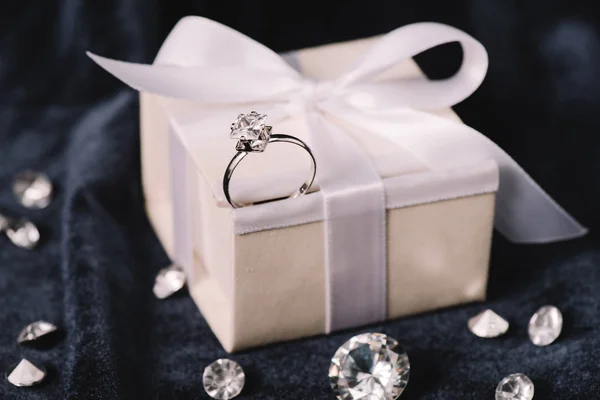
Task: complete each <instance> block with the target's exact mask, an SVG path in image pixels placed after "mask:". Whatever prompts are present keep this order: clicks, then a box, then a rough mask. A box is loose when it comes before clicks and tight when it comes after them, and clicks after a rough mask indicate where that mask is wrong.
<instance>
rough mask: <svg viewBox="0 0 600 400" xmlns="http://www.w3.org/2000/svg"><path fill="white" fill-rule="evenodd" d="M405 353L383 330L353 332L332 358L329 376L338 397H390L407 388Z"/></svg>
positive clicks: (354, 399)
mask: <svg viewBox="0 0 600 400" xmlns="http://www.w3.org/2000/svg"><path fill="white" fill-rule="evenodd" d="M409 374H410V363H409V361H408V355H407V354H406V352H404V350H403V349H402V348H401V347H400V346H399V345H398V342H397V341H396V340H394V339H392V338H390V337H389V336H387V335H384V334H382V333H364V334H362V335H358V336H354V337H353V338H351V339H350V340H348V341H347V342H346V343H344V344H343V345H342V347H340V348H339V349H338V350H337V351H336V352H335V355H334V356H333V358H332V359H331V366H330V367H329V379H330V382H331V387H332V388H333V390H334V391H335V392H336V394H337V398H338V399H339V400H359V399H360V400H393V399H396V398H398V396H400V395H401V394H402V392H403V391H404V388H406V385H407V383H408V377H409Z"/></svg>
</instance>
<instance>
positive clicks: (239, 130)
mask: <svg viewBox="0 0 600 400" xmlns="http://www.w3.org/2000/svg"><path fill="white" fill-rule="evenodd" d="M266 119H267V116H266V115H265V114H259V113H257V112H256V111H252V112H251V113H249V114H240V115H238V119H237V120H236V121H235V122H234V123H233V124H232V125H231V134H230V135H229V137H230V138H232V139H241V140H256V139H258V138H259V137H260V134H261V132H262V131H263V128H264V127H265V121H266Z"/></svg>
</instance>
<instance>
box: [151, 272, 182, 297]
mask: <svg viewBox="0 0 600 400" xmlns="http://www.w3.org/2000/svg"><path fill="white" fill-rule="evenodd" d="M185 280H186V279H185V272H184V271H183V268H181V267H180V266H179V265H176V264H173V265H170V266H168V267H167V268H163V269H161V270H160V271H159V272H158V275H156V279H155V281H154V289H153V292H154V295H155V296H156V297H157V298H159V299H166V298H167V297H169V296H171V295H173V294H175V293H176V292H178V291H180V290H181V289H182V288H183V287H184V286H185Z"/></svg>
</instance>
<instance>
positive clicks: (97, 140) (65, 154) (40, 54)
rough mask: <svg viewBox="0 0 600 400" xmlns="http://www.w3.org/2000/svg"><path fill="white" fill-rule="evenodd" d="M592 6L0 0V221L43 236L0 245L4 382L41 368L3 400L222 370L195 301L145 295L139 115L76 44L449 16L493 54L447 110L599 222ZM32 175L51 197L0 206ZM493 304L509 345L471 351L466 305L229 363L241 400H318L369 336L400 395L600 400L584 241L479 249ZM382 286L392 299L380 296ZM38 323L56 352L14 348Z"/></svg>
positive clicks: (598, 289)
mask: <svg viewBox="0 0 600 400" xmlns="http://www.w3.org/2000/svg"><path fill="white" fill-rule="evenodd" d="M594 3H595V2H593V1H579V2H571V1H567V0H553V1H547V0H544V1H542V0H523V1H517V0H490V1H458V2H448V1H443V0H421V1H404V2H399V1H384V0H371V1H369V2H364V1H357V0H346V1H343V2H342V1H339V2H328V3H327V4H325V3H324V2H298V3H295V2H281V1H255V2H250V1H248V2H236V3H234V4H231V5H224V4H223V3H222V2H217V1H212V2H211V1H195V2H185V1H179V2H162V3H159V2H155V1H141V0H132V1H128V2H120V1H116V0H104V1H101V2H77V1H71V0H45V1H40V2H37V4H35V6H34V5H31V4H28V5H27V6H25V5H24V3H23V2H8V1H6V2H3V4H2V8H1V10H2V11H1V12H0V212H2V213H6V214H8V215H13V216H16V215H23V216H27V217H28V218H30V219H32V220H33V221H35V222H36V223H37V224H39V226H40V228H41V231H42V235H43V241H42V243H41V244H40V246H39V248H38V249H36V250H34V251H25V250H20V249H18V248H15V247H14V246H12V245H11V244H10V242H9V241H8V240H7V239H6V238H5V237H1V238H0V369H2V370H4V369H5V368H6V367H7V365H9V364H11V363H13V362H16V361H18V360H19V359H20V358H21V357H22V356H26V357H28V358H31V359H34V360H38V362H40V363H42V364H43V365H45V366H46V367H47V368H48V370H49V377H48V379H47V381H46V382H45V383H44V384H43V385H41V386H38V387H34V388H30V389H18V388H14V387H12V386H11V385H9V384H8V383H7V382H6V381H2V382H0V398H2V399H17V400H25V399H28V400H29V399H67V400H84V399H90V400H91V399H96V400H116V399H143V400H149V399H160V400H166V399H207V398H208V396H207V395H206V394H205V393H204V391H203V389H202V383H201V375H202V371H203V368H204V367H205V366H206V365H207V364H208V363H210V362H211V361H213V360H214V359H216V358H218V357H221V356H224V355H225V354H224V352H223V351H222V349H221V348H220V346H219V344H218V342H217V340H216V339H215V337H214V336H213V335H212V333H211V332H210V329H209V328H208V326H207V325H206V323H205V321H204V320H203V319H202V316H201V315H200V313H199V312H198V310H197V309H196V307H195V306H194V304H193V302H192V301H191V299H190V298H189V297H188V296H186V295H185V294H182V295H180V296H177V297H175V298H172V299H169V300H168V301H157V300H155V299H154V298H153V296H152V293H151V286H152V283H153V279H154V275H155V273H156V272H157V271H158V269H159V268H161V267H163V266H164V265H165V264H166V263H167V262H168V260H167V257H166V256H165V254H164V252H163V250H162V248H161V247H160V244H159V243H158V241H157V239H156V237H155V235H154V233H153V232H152V230H151V228H150V225H149V223H148V220H147V218H146V216H145V215H144V211H143V198H142V194H141V193H142V192H141V187H140V176H139V156H138V153H139V142H138V104H137V95H136V93H134V92H132V91H130V90H128V89H125V88H124V87H123V85H121V84H120V83H119V82H117V81H116V80H115V79H113V78H111V77H110V76H108V74H106V73H105V72H104V71H102V70H100V68H98V67H96V66H95V65H93V63H92V62H91V61H90V60H88V59H87V58H86V57H85V56H84V51H85V50H87V49H90V50H93V51H94V52H96V53H99V54H102V55H106V56H110V57H114V58H121V59H127V60H132V61H151V59H152V57H153V54H154V53H155V51H156V50H157V48H158V46H159V44H160V41H161V40H162V39H163V38H164V36H165V35H166V34H167V32H168V31H169V29H170V28H171V27H172V25H173V24H174V22H175V21H176V20H177V19H178V18H180V17H181V16H183V15H186V14H199V15H204V16H208V17H211V18H213V19H217V20H219V21H221V22H224V23H226V24H228V25H231V26H233V27H235V28H237V29H239V30H241V31H243V32H245V33H247V34H248V35H250V36H252V37H254V38H256V39H258V40H260V41H262V42H264V43H266V44H267V45H269V46H271V47H272V48H274V49H275V50H278V51H284V50H290V49H294V48H300V47H305V46H311V45H318V44H323V43H328V42H334V41H339V40H346V39H353V38H358V37H363V36H368V35H373V34H379V33H383V32H386V31H389V30H391V29H393V28H395V27H397V26H400V25H403V24H406V23H408V22H414V21H420V20H434V21H440V22H447V23H450V24H453V25H455V26H458V27H460V28H462V29H465V30H467V31H468V32H470V33H472V34H473V35H474V36H475V37H477V38H478V39H479V40H481V41H482V42H483V43H484V44H485V45H486V47H487V48H488V50H489V53H490V60H491V66H490V73H489V76H488V78H487V80H486V82H485V84H484V85H483V87H482V88H481V90H480V91H479V92H478V93H477V94H475V95H474V96H473V97H472V98H470V99H468V100H467V101H465V102H464V103H462V104H461V105H459V106H457V107H456V109H457V111H458V113H459V115H460V116H461V117H462V118H463V119H464V120H465V122H466V123H468V124H470V125H471V126H473V127H475V128H477V129H478V130H480V131H481V132H483V133H484V134H486V135H488V136H489V137H491V138H492V139H493V140H495V141H496V142H497V143H499V144H500V145H501V146H503V147H504V148H505V149H506V150H507V151H508V152H509V153H511V154H512V155H513V156H514V157H515V158H516V159H517V160H518V161H519V162H520V163H521V165H523V166H524V167H525V168H526V169H527V170H528V171H529V172H530V173H531V175H532V176H533V177H534V178H535V179H537V181H538V182H539V183H540V184H541V185H542V186H543V187H544V188H545V189H547V190H548V192H549V193H550V194H551V195H552V196H554V197H555V198H556V199H557V200H558V201H559V202H560V203H561V204H562V205H563V206H564V207H565V208H567V209H568V210H569V211H570V212H571V213H573V214H574V215H575V216H576V217H577V218H579V219H580V220H581V221H582V222H584V223H585V224H586V225H588V226H589V227H591V228H594V227H597V226H599V225H600V222H599V220H600V211H599V210H598V204H599V203H600V183H599V182H598V173H599V168H600V163H599V162H598V160H599V159H600V157H599V156H600V139H599V138H598V132H600V122H598V121H599V120H598V118H597V115H598V111H599V110H600V79H599V78H598V72H600V32H599V31H598V20H599V18H600V14H598V13H597V12H595V11H594V8H593V6H594ZM459 60H460V52H458V51H457V49H456V48H454V47H453V46H447V47H446V48H441V49H438V50H437V51H433V52H430V53H428V54H425V55H423V56H421V57H419V58H418V61H419V62H420V63H421V65H422V66H423V67H424V69H425V70H426V71H427V72H428V73H429V74H430V75H431V76H432V77H441V76H447V75H449V74H451V73H452V72H453V69H455V68H456V66H457V65H458V62H459ZM24 168H34V169H39V170H42V171H45V172H46V173H48V174H49V175H50V176H51V177H52V179H53V181H54V182H55V183H56V186H57V196H56V199H55V201H54V202H53V204H52V205H51V206H50V207H49V208H48V209H46V210H42V211H35V212H32V211H27V210H24V209H22V208H20V207H19V206H18V205H17V204H16V202H15V200H14V199H13V197H12V194H11V191H10V182H11V179H12V177H13V176H14V174H15V173H16V172H17V171H20V170H22V169H24ZM492 253H493V254H492V262H491V272H490V284H489V302H488V304H486V305H485V306H487V307H492V308H494V309H495V310H496V311H498V312H499V313H500V314H502V315H504V316H505V317H506V318H507V319H509V320H510V322H511V324H512V325H511V329H510V331H509V333H508V334H507V336H505V337H503V338H500V339H495V340H480V339H477V338H475V337H473V336H472V335H471V334H470V333H469V332H468V330H467V328H466V320H467V318H468V317H470V316H471V315H473V314H474V313H476V312H478V311H479V310H481V309H482V308H483V307H484V306H483V305H477V304H475V305H468V306H462V307H456V308H453V309H448V310H442V311H438V312H433V313H429V314H426V315H420V316H415V317H410V318H404V319H399V320H395V321H390V322H388V323H385V324H380V325H376V326H372V327H367V328H364V329H359V330H354V331H348V332H341V333H337V334H334V335H331V336H329V337H325V336H322V337H316V338H310V339H306V340H300V341H296V342H292V343H284V344H278V345H273V346H268V347H265V348H259V349H253V350H250V351H246V352H243V353H240V354H236V355H233V356H232V358H234V359H236V360H238V361H239V362H240V363H241V364H242V365H243V367H244V368H245V369H246V372H247V376H248V378H247V388H246V390H245V391H244V394H243V396H241V397H240V398H244V399H261V400H274V399H278V400H279V399H286V400H293V399H302V400H308V399H332V398H333V396H332V394H331V392H330V389H329V386H328V380H327V369H328V366H329V359H330V357H331V355H332V354H333V353H334V351H335V349H336V348H337V347H338V346H339V345H340V344H341V343H342V342H344V341H345V340H346V339H347V338H348V337H350V336H351V335H353V334H355V333H358V332H363V331H381V332H385V333H387V334H389V335H391V336H393V337H395V338H398V339H401V340H402V341H403V342H404V343H405V344H406V346H407V348H408V350H409V355H410V358H411V363H412V368H413V369H412V372H411V381H410V383H409V385H408V389H407V390H406V392H405V394H403V396H402V399H425V400H433V399H436V400H450V399H476V400H480V399H490V398H493V392H494V388H495V386H496V384H497V382H498V381H499V380H500V379H501V378H502V377H503V376H505V375H507V374H510V373H515V372H524V373H526V374H528V375H529V376H530V377H531V378H532V379H533V381H534V382H535V384H536V397H535V398H536V399H551V400H565V399H598V398H600V394H599V393H600V383H599V382H600V373H599V372H600V364H599V362H598V359H600V327H599V324H600V267H599V266H600V246H599V245H598V240H597V236H594V235H593V231H592V234H591V235H589V236H588V237H586V238H583V239H579V240H575V241H571V242H567V243H559V244H550V245H540V246H515V245H512V244H509V243H507V242H506V241H505V240H504V239H503V238H502V237H499V236H497V237H495V238H494V245H493V252H492ZM392 290H402V289H401V288H392ZM547 303H550V304H554V305H556V306H558V307H560V308H561V309H562V311H563V313H564V316H565V329H564V333H563V335H562V337H561V338H560V340H559V341H558V342H557V343H555V344H553V345H552V346H549V347H546V348H537V347H535V346H533V345H532V344H531V343H530V342H529V341H528V338H527V334H526V324H527V321H528V319H529V317H530V316H531V314H532V313H533V312H534V311H535V310H536V309H537V308H538V307H539V306H541V305H543V304H547ZM37 319H46V320H49V321H53V322H55V323H57V324H59V325H60V326H61V327H62V328H63V330H64V332H65V335H64V338H63V339H62V340H61V341H60V342H59V344H58V345H57V346H55V347H52V348H49V349H44V350H38V349H31V348H23V347H17V346H16V345H15V337H16V335H17V333H18V332H19V330H20V329H21V328H22V327H23V326H25V325H26V324H28V323H30V322H32V321H34V320H37Z"/></svg>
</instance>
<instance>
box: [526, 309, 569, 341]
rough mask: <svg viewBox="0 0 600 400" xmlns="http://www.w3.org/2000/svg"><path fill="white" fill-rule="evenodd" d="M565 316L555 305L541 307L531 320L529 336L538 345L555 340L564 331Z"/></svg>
mask: <svg viewBox="0 0 600 400" xmlns="http://www.w3.org/2000/svg"><path fill="white" fill-rule="evenodd" d="M562 326H563V317H562V314H561V312H560V310H559V309H558V308H556V307H554V306H544V307H541V308H540V309H539V310H537V312H536V313H535V314H533V316H532V317H531V320H529V329H528V331H529V338H530V339H531V341H532V342H533V344H535V345H537V346H547V345H549V344H551V343H552V342H554V341H555V340H556V339H557V338H558V337H559V336H560V332H561V331H562Z"/></svg>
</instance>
